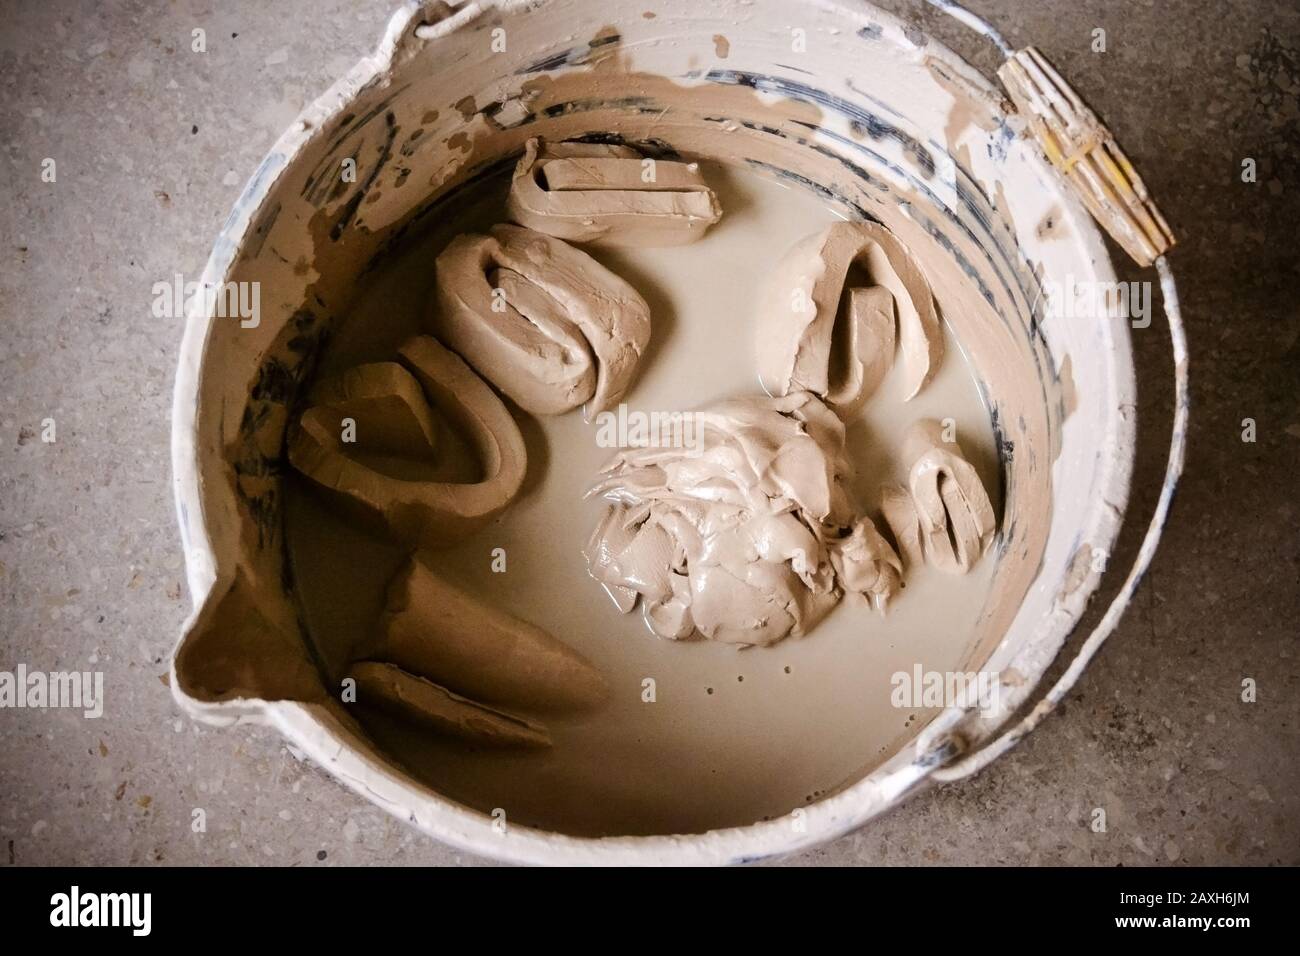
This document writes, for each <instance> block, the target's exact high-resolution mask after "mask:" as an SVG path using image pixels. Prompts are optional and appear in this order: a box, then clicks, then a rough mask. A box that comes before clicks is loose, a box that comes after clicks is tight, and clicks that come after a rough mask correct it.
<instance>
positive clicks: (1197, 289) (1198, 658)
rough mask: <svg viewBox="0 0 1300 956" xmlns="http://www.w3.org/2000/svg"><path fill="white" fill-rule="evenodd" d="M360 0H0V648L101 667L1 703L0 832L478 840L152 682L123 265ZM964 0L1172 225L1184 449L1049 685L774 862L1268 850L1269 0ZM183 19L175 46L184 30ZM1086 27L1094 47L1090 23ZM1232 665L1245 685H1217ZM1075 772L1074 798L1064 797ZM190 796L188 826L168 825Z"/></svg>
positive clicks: (124, 854)
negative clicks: (1108, 595) (1110, 625)
mask: <svg viewBox="0 0 1300 956" xmlns="http://www.w3.org/2000/svg"><path fill="white" fill-rule="evenodd" d="M394 5H395V4H394V2H393V0H313V2H306V0H276V2H273V3H253V2H222V3H212V2H209V0H175V2H169V3H161V2H145V0H137V2H118V3H90V2H85V3H72V2H38V0H19V2H9V3H6V4H4V10H3V14H4V21H3V23H4V25H3V27H2V28H0V80H2V81H3V89H4V90H5V93H4V100H3V104H2V105H0V144H2V153H0V169H2V170H3V174H4V182H5V186H4V190H3V194H2V195H0V234H2V240H3V241H2V242H0V257H3V263H4V266H3V268H0V641H2V643H0V669H10V670H12V669H13V668H14V667H15V666H16V664H17V663H18V662H24V663H26V664H27V665H28V666H29V667H31V668H33V669H44V670H53V669H78V670H82V669H97V670H102V671H103V672H104V675H105V683H106V686H107V688H108V691H107V694H108V699H107V711H106V713H105V715H104V717H103V718H101V719H98V720H87V719H83V718H82V717H81V716H80V715H79V714H77V713H75V712H70V711H66V710H52V711H48V712H40V711H30V710H10V709H6V710H0V865H8V864H36V863H91V864H96V863H151V862H160V863H165V864H178V863H243V864H246V863H277V864H312V865H319V864H321V863H324V864H330V863H393V864H445V863H474V862H479V861H477V860H475V859H473V858H469V857H467V856H466V855H465V854H461V853H458V852H456V851H454V850H451V849H449V848H447V847H444V846H440V845H438V844H436V843H434V842H432V841H430V840H428V839H426V838H424V837H423V836H420V835H419V834H417V833H416V832H415V831H413V830H411V829H410V828H408V827H407V826H405V825H403V824H401V823H399V822H397V821H396V820H393V819H391V818H389V817H388V816H387V815H385V814H384V813H382V812H380V811H379V810H377V809H375V808H374V807H372V806H371V805H369V804H367V803H365V802H363V801H362V800H361V799H360V798H358V797H356V796H353V795H352V794H351V793H350V792H348V791H345V790H344V789H343V788H342V787H341V786H339V785H338V784H336V783H334V782H333V780H331V779H330V778H329V777H327V776H326V775H325V774H324V773H323V772H321V771H320V770H319V769H317V768H315V767H313V766H311V765H309V764H307V763H304V762H302V761H301V760H299V759H297V758H296V757H295V756H294V754H292V753H291V752H290V751H289V750H288V749H287V748H286V747H285V745H284V744H283V743H282V741H281V740H280V739H279V738H278V737H277V736H276V735H275V734H274V733H272V732H270V731H267V730H259V729H249V728H236V729H228V730H213V729H209V728H205V727H200V726H198V725H196V724H195V723H193V722H191V721H190V720H189V719H187V718H185V717H183V716H182V715H181V714H180V712H179V711H178V710H177V708H176V706H175V705H174V704H173V702H172V699H171V695H170V693H169V691H168V689H167V687H166V686H164V685H165V683H166V673H167V660H168V655H169V653H170V651H171V648H172V645H173V642H174V640H175V637H176V634H177V632H178V629H179V627H180V624H181V621H182V620H183V618H184V617H185V615H186V612H187V610H188V608H189V603H188V602H189V599H188V595H187V594H186V592H185V586H184V584H183V572H182V562H181V553H180V546H179V542H178V535H177V531H176V525H175V521H174V519H173V516H172V506H171V496H170V491H169V485H168V473H169V465H168V430H169V427H170V424H169V412H170V394H171V386H172V378H173V370H174V366H175V361H176V354H177V347H178V344H179V341H180V336H181V329H180V326H179V322H178V321H177V320H169V319H158V318H154V317H153V316H152V315H151V313H150V307H149V306H150V302H151V291H150V290H151V286H152V284H153V283H154V282H156V281H159V280H160V279H167V278H169V277H171V276H172V275H173V274H174V273H177V272H181V273H184V274H186V275H197V274H198V273H199V271H200V270H201V267H202V264H203V262H204V261H205V259H206V257H207V253H208V248H209V244H210V243H211V241H212V238H213V236H214V235H215V234H216V232H217V230H218V228H219V227H220V224H221V222H222V220H223V219H224V217H225V215H226V212H227V210H228V209H229V207H230V205H231V203H232V201H233V200H234V198H235V197H236V195H237V194H238V192H239V191H240V189H241V186H242V184H243V182H244V181H245V179H246V178H247V177H248V175H249V174H250V172H251V171H252V170H253V169H254V168H255V166H256V164H257V162H258V160H259V159H260V158H261V156H262V155H263V153H264V152H265V151H266V149H267V148H268V147H269V146H270V144H271V143H272V141H273V140H274V139H275V137H276V136H277V135H278V134H279V133H280V131H281V130H282V129H283V128H284V127H285V126H286V125H287V124H289V123H290V122H291V121H292V120H293V118H294V116H295V114H296V113H297V112H298V110H299V109H300V108H301V107H302V106H303V105H304V104H305V103H306V102H308V101H309V100H310V99H312V98H313V97H315V96H316V95H317V94H319V93H320V92H323V91H324V90H325V88H326V87H327V86H328V85H329V83H330V82H332V80H333V79H334V78H336V77H337V76H339V75H340V74H342V73H343V72H344V71H345V70H346V69H347V68H349V67H350V66H351V65H352V63H353V62H354V61H355V60H356V59H357V58H358V57H359V56H361V55H362V54H363V53H364V52H366V51H367V50H368V49H369V48H370V47H371V46H372V45H373V44H374V43H375V42H376V40H377V39H378V37H379V35H380V32H381V30H382V27H383V24H384V22H385V20H386V19H387V16H388V14H389V13H390V12H391V9H390V8H391V7H392V6H394ZM653 6H654V4H653V2H652V0H647V8H653ZM885 6H887V7H889V8H891V9H893V10H895V11H896V12H901V13H903V14H905V15H908V16H910V17H912V18H914V19H915V20H916V22H918V23H919V24H921V25H922V26H923V27H924V28H925V29H926V30H927V31H929V32H930V33H931V34H932V35H935V36H938V37H939V38H940V39H943V40H945V41H946V42H949V43H950V44H951V45H952V46H954V47H955V48H956V49H958V50H959V51H960V52H963V53H964V54H966V55H967V56H968V57H969V58H970V59H971V60H972V62H973V63H975V64H976V65H977V66H979V67H980V68H982V69H984V70H985V71H986V72H991V70H992V68H993V67H994V66H995V65H996V64H995V58H994V53H993V51H992V50H991V49H990V48H986V47H983V46H981V45H980V44H979V43H978V42H977V41H976V40H974V38H973V37H971V36H969V35H966V34H965V33H964V32H963V31H961V30H960V29H959V28H956V27H954V26H953V25H952V24H950V23H948V22H946V21H945V20H944V18H943V17H941V16H940V15H938V14H936V13H934V12H933V11H931V10H929V9H928V8H924V9H923V8H921V7H920V6H919V5H918V4H917V3H914V2H890V3H887V4H885ZM972 6H973V7H974V8H975V9H976V10H977V11H979V12H980V13H982V14H983V15H985V16H987V17H989V18H990V19H991V20H992V21H993V22H995V23H996V24H998V25H999V26H1000V27H1001V28H1002V30H1003V32H1004V33H1005V34H1006V35H1007V37H1008V38H1009V39H1010V40H1011V41H1012V42H1013V43H1014V44H1015V45H1024V44H1027V43H1034V44H1036V45H1038V46H1039V47H1041V48H1042V49H1043V50H1044V51H1045V52H1046V53H1047V54H1048V55H1049V56H1050V57H1051V58H1052V59H1053V60H1054V61H1055V63H1056V65H1057V66H1058V67H1059V68H1060V69H1061V71H1062V72H1063V73H1064V75H1065V76H1067V77H1068V78H1069V79H1070V80H1071V81H1072V82H1073V83H1074V84H1075V85H1076V87H1077V88H1078V89H1079V90H1080V92H1082V93H1083V94H1084V96H1085V97H1086V98H1087V99H1088V100H1089V101H1090V102H1091V103H1092V105H1093V106H1094V107H1095V108H1096V109H1097V110H1098V111H1099V112H1100V113H1101V114H1102V115H1103V116H1104V117H1105V118H1106V119H1107V121H1108V122H1109V123H1110V125H1111V127H1112V128H1113V129H1114V130H1115V131H1116V132H1117V134H1118V137H1119V139H1120V141H1121V143H1122V144H1123V145H1124V147H1125V149H1126V150H1127V151H1128V152H1129V154H1130V156H1131V157H1132V159H1133V160H1134V162H1135V164H1136V165H1137V167H1138V168H1139V169H1140V170H1141V172H1142V174H1143V176H1144V177H1145V178H1146V181H1147V183H1148V185H1149V186H1150V188H1151V190H1152V191H1153V193H1154V194H1155V195H1156V196H1157V197H1158V198H1159V200H1160V202H1161V204H1162V206H1163V208H1164V210H1165V212H1166V214H1167V216H1168V218H1169V219H1170V221H1171V222H1172V224H1173V226H1174V228H1175V230H1176V231H1177V232H1178V234H1179V236H1180V238H1181V245H1180V247H1179V248H1178V249H1177V250H1176V253H1175V255H1174V256H1173V262H1174V265H1175V267H1176V269H1177V271H1178V276H1179V279H1180V280H1181V288H1182V296H1183V300H1184V307H1185V311H1186V317H1187V323H1188V332H1189V336H1190V339H1191V353H1192V375H1193V378H1192V381H1193V392H1194V417H1193V427H1192V431H1191V435H1190V450H1189V459H1188V467H1187V475H1186V477H1185V479H1184V480H1183V484H1182V488H1181V492H1180V494H1179V497H1178V501H1177V504H1176V511H1175V514H1174V518H1173V521H1172V522H1171V523H1170V525H1169V527H1168V529H1167V531H1166V533H1165V538H1164V543H1163V545H1162V546H1161V549H1160V553H1159V555H1158V557H1157V559H1156V562H1155V566H1154V568H1153V570H1152V573H1151V574H1150V575H1149V576H1148V578H1147V580H1146V581H1145V583H1144V584H1143V585H1142V588H1141V590H1140V591H1139V593H1138V595H1137V597H1136V600H1135V602H1134V604H1133V606H1132V608H1131V609H1130V611H1129V612H1128V615H1127V616H1126V617H1125V619H1124V622H1123V624H1122V626H1121V627H1120V628H1119V630H1118V632H1117V633H1116V634H1115V636H1114V637H1113V638H1112V639H1111V642H1110V643H1109V644H1108V645H1107V647H1106V648H1105V650H1104V652H1103V653H1102V654H1101V656H1100V657H1099V659H1097V660H1096V661H1095V662H1094V663H1093V665H1092V666H1091V667H1090V669H1089V670H1088V672H1087V674H1086V676H1085V677H1084V679H1083V680H1082V681H1081V683H1080V684H1079V686H1078V688H1077V689H1076V690H1075V692H1074V693H1073V694H1072V695H1071V696H1070V698H1069V701H1068V703H1067V704H1066V705H1065V706H1064V707H1063V708H1062V709H1061V711H1060V713H1059V714H1058V715H1056V716H1054V717H1053V718H1052V719H1051V720H1049V721H1048V722H1047V723H1046V724H1045V725H1044V726H1043V727H1041V728H1040V729H1039V730H1038V731H1037V732H1036V733H1034V734H1033V735H1032V737H1031V738H1030V739H1029V740H1028V742H1026V743H1025V744H1023V745H1022V746H1020V747H1019V748H1018V749H1016V750H1015V751H1014V752H1012V753H1011V754H1010V755H1009V756H1008V757H1006V758H1004V759H1002V760H1000V761H998V762H997V763H996V764H994V765H993V767H992V768H990V769H989V770H987V771H986V772H984V773H983V774H981V775H980V776H979V777H978V778H977V779H975V780H974V781H970V782H966V783H963V784H959V785H952V786H949V787H945V788H939V789H935V790H931V791H928V792H926V793H923V794H921V795H919V796H917V797H915V798H914V799H912V800H911V801H910V802H908V803H907V804H906V805H905V806H903V807H902V808H900V809H898V810H896V811H894V812H893V813H891V814H889V815H888V816H886V817H885V818H884V819H881V820H879V821H876V822H875V823H873V824H871V825H870V826H868V827H867V828H865V829H863V830H861V831H860V832H858V833H854V834H851V835H849V836H846V837H844V838H842V839H840V840H838V841H836V842H835V843H833V844H831V845H829V846H826V847H824V848H822V849H819V850H815V851H812V852H809V853H805V854H803V855H801V856H799V857H796V858H794V859H793V860H791V861H789V862H792V863H798V864H811V865H816V864H847V863H986V862H990V863H1000V864H1026V863H1029V864H1034V863H1051V864H1057V863H1083V864H1101V865H1120V864H1122V865H1125V866H1132V865H1141V864H1147V863H1166V862H1171V861H1172V862H1175V863H1189V864H1240V863H1290V864H1295V863H1300V696H1298V691H1300V660H1298V648H1297V641H1296V637H1297V633H1298V631H1297V626H1298V625H1297V621H1298V620H1300V533H1298V532H1297V526H1298V525H1300V509H1298V506H1297V504H1296V499H1295V494H1296V488H1297V474H1300V403H1298V401H1297V393H1298V392H1300V294H1298V293H1300V251H1298V250H1300V246H1298V245H1297V243H1296V241H1295V228H1296V223H1297V221H1300V215H1297V214H1298V213H1300V203H1297V199H1298V198H1300V172H1298V169H1300V167H1298V166H1297V155H1300V148H1298V147H1300V106H1298V102H1300V50H1298V49H1297V47H1300V9H1297V8H1296V7H1295V6H1294V5H1291V4H1287V3H1281V2H1278V3H1259V2H1255V3H1252V2H1244V0H1222V2H1209V0H1207V2H1193V0H1168V2H1154V0H1145V2H1126V0H1068V2H1066V0H1052V2H1035V3H1029V2H1023V0H1022V2H1015V0H972ZM195 27H202V28H203V29H204V30H206V34H207V38H208V52H207V53H206V54H205V55H201V56H200V55H194V54H192V53H191V52H190V36H191V30H193V29H194V28H195ZM1096 28H1103V29H1105V30H1106V35H1107V49H1106V52H1104V53H1096V52H1093V50H1092V48H1091V47H1092V39H1093V31H1094V29H1096ZM46 157H51V158H55V159H56V161H57V182H56V183H53V184H51V183H45V182H42V179H41V164H42V160H43V159H45V158H46ZM1246 158H1251V159H1254V160H1255V161H1256V166H1257V169H1258V176H1257V182H1255V183H1252V184H1247V183H1243V182H1242V180H1241V169H1242V161H1243V160H1244V159H1246ZM1117 261H1118V260H1117ZM1121 268H1122V267H1121ZM1123 271H1125V275H1124V276H1122V277H1125V278H1132V277H1134V276H1136V275H1137V273H1136V271H1134V270H1123ZM1134 342H1135V348H1136V355H1137V361H1138V366H1139V371H1138V375H1139V385H1140V391H1141V410H1142V416H1141V424H1140V450H1139V461H1138V470H1137V474H1136V477H1135V480H1134V489H1135V495H1134V497H1135V500H1134V503H1133V506H1132V509H1131V511H1130V521H1129V524H1128V529H1129V533H1128V534H1127V535H1126V540H1127V547H1128V553H1130V554H1131V552H1132V549H1133V548H1134V546H1135V544H1134V541H1133V539H1134V537H1135V534H1134V533H1133V532H1134V531H1135V530H1136V528H1137V526H1138V524H1140V523H1145V522H1144V519H1145V516H1146V515H1147V514H1149V512H1150V508H1151V507H1152V505H1153V503H1154V495H1155V491H1156V489H1157V487H1158V484H1159V476H1160V471H1161V468H1162V460H1161V455H1162V452H1163V449H1164V445H1165V441H1166V436H1167V425H1168V421H1169V404H1170V388H1169V385H1168V380H1169V378H1170V362H1169V358H1168V337H1167V334H1166V333H1164V332H1163V331H1161V328H1160V323H1159V322H1158V321H1157V322H1156V323H1154V324H1153V325H1152V326H1151V328H1149V329H1146V330H1138V331H1135V333H1134ZM46 419H54V420H55V422H56V439H57V440H56V441H55V442H54V443H47V442H44V441H42V431H43V427H44V426H43V423H44V422H45V420H46ZM1244 419H1253V420H1254V422H1255V428H1256V433H1257V434H1256V438H1257V440H1256V441H1254V442H1253V443H1247V442H1243V440H1242V433H1243V420H1244ZM1121 557H1122V555H1121ZM1114 586H1115V585H1114V583H1113V582H1112V583H1111V587H1112V588H1113V587H1114ZM1247 677H1249V678H1253V679H1254V680H1255V681H1256V682H1257V685H1258V700H1257V701H1256V702H1255V703H1252V704H1247V703H1243V702H1242V701H1241V699H1240V697H1241V685H1242V680H1243V679H1244V678H1247ZM1096 807H1102V808H1105V810H1106V813H1107V827H1106V832H1104V833H1097V832H1094V831H1093V829H1092V828H1091V827H1090V826H1089V823H1090V821H1091V819H1092V817H1091V814H1092V811H1093V809H1094V808H1096ZM195 808H202V809H203V810H204V811H205V813H206V819H207V832H206V833H202V834H196V833H194V832H192V829H191V825H190V824H191V819H192V813H193V810H194V809H195Z"/></svg>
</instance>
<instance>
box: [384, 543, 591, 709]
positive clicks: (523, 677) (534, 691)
mask: <svg viewBox="0 0 1300 956" xmlns="http://www.w3.org/2000/svg"><path fill="white" fill-rule="evenodd" d="M381 627H382V631H383V633H382V635H381V636H380V638H379V640H378V642H377V643H376V644H375V646H374V647H373V648H371V649H370V650H369V652H368V653H365V654H364V655H363V656H365V657H368V658H375V659H380V660H385V661H391V662H393V663H394V664H397V665H398V666H400V667H401V668H402V669H404V670H406V671H410V672H411V673H413V674H420V675H423V676H425V677H428V678H429V679H430V680H434V681H437V682H438V683H439V684H444V685H446V686H447V687H451V688H454V689H455V690H456V692H457V693H461V694H464V695H466V696H467V697H471V698H473V699H474V700H481V701H487V702H488V703H492V704H501V705H504V706H512V707H519V708H524V709H537V710H579V709H586V708H591V707H594V706H596V705H597V704H599V703H601V701H603V700H604V699H605V696H606V693H607V688H606V685H605V679H604V678H603V677H602V676H601V674H600V672H599V671H598V670H596V668H595V667H593V666H592V665H591V664H590V663H588V662H587V659H586V658H585V657H583V656H582V655H581V654H579V653H578V652H577V651H575V650H573V649H572V648H570V647H569V646H568V645H566V644H564V643H562V642H561V641H559V640H556V639H555V638H554V637H552V636H551V635H550V634H548V633H546V631H544V630H542V629H541V628H540V627H535V626H534V625H532V624H529V623H528V622H527V621H521V620H520V619H519V618H517V617H514V616H513V615H511V614H507V613H506V612H505V611H502V610H500V609H498V608H496V607H493V606H492V605H490V604H488V603H487V602H485V601H483V600H481V599H479V598H477V597H475V596H474V595H471V594H468V593H467V592H465V591H462V590H461V589H460V588H458V587H455V586H454V585H452V584H449V583H448V582H446V581H444V580H443V579H442V578H440V577H439V576H438V575H436V574H434V573H433V572H432V571H431V570H429V568H428V567H427V566H426V565H425V564H424V563H423V562H422V561H420V560H419V558H418V557H415V558H412V559H411V560H410V561H409V562H408V563H407V565H406V567H405V568H403V569H402V570H401V571H400V572H398V575H397V577H396V578H394V579H393V582H392V584H391V585H390V586H389V590H388V604H387V609H386V612H385V615H384V619H383V621H382V622H381Z"/></svg>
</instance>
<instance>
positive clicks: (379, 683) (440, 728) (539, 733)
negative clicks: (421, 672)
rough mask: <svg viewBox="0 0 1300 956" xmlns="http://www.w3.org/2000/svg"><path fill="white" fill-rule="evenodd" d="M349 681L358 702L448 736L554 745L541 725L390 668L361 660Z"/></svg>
mask: <svg viewBox="0 0 1300 956" xmlns="http://www.w3.org/2000/svg"><path fill="white" fill-rule="evenodd" d="M348 676H349V677H351V678H352V679H353V680H355V681H356V682H357V701H358V703H361V704H363V705H366V706H372V707H376V708H378V709H379V710H382V711H385V712H387V713H390V714H392V715H393V716H395V717H400V718H402V719H403V720H408V721H411V722H412V723H416V724H420V725H421V726H423V727H428V728H429V729H430V730H433V731H435V732H437V733H440V734H445V735H446V736H448V737H455V738H456V739H458V740H465V741H470V742H472V743H478V744H487V745H489V746H494V747H530V748H541V747H549V746H551V735H550V734H549V733H547V731H546V728H545V727H543V726H541V725H540V724H535V723H533V722H532V721H529V720H526V719H524V718H523V717H518V716H516V715H514V714H508V713H506V712H505V711H502V710H493V709H492V708H490V707H484V706H482V705H481V704H476V703H474V702H473V701H472V700H466V699H465V698H464V697H461V696H459V695H458V694H453V693H452V692H451V691H449V690H447V689H446V688H445V687H439V686H438V685H437V684H435V683H433V682H432V681H428V680H425V679H423V678H421V677H416V676H414V675H412V674H408V673H406V671H404V670H402V669H401V668H400V667H396V666H394V665H392V664H383V663H378V662H374V661H363V662H362V663H360V664H354V665H353V667H352V669H351V670H350V671H348Z"/></svg>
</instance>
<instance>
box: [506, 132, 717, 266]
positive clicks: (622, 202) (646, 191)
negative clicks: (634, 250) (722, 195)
mask: <svg viewBox="0 0 1300 956" xmlns="http://www.w3.org/2000/svg"><path fill="white" fill-rule="evenodd" d="M506 209H507V210H508V212H509V213H510V216H511V218H512V219H514V221H515V222H517V223H519V224H520V225H522V226H527V227H528V228H530V229H536V230H537V231H539V232H544V233H546V234H548V235H551V236H556V237H558V238H561V239H567V240H569V241H570V242H598V243H601V244H603V245H609V246H677V245H684V244H686V243H690V242H695V241H696V240H697V239H699V238H700V237H701V236H703V235H704V233H705V232H706V231H707V230H708V228H709V227H710V226H711V225H713V224H714V223H715V222H717V221H718V220H719V219H720V218H721V217H722V206H721V205H720V204H719V202H718V197H717V195H716V194H715V193H714V192H713V190H712V189H710V188H709V185H708V183H706V182H705V181H704V177H703V176H702V175H701V173H700V169H699V166H698V165H697V164H695V163H680V162H674V161H671V160H666V159H650V158H647V157H644V156H642V155H641V154H640V153H638V152H637V151H636V150H635V149H632V148H630V147H627V146H608V145H603V144H593V143H543V142H542V141H541V140H539V139H530V140H529V141H528V143H527V145H526V146H525V148H524V155H523V158H522V159H520V160H519V165H518V166H516V167H515V174H514V179H513V181H512V182H511V185H510V196H509V199H508V200H507V204H506Z"/></svg>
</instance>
